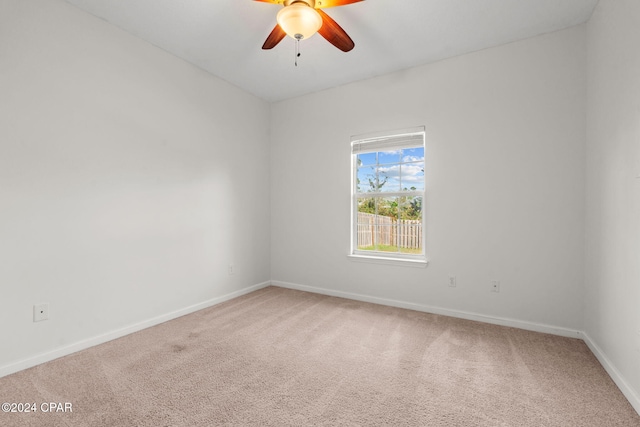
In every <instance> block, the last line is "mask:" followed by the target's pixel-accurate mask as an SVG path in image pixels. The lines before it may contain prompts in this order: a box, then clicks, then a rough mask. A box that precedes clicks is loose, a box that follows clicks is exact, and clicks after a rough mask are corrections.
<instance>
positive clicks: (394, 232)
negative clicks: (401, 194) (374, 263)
mask: <svg viewBox="0 0 640 427" xmlns="http://www.w3.org/2000/svg"><path fill="white" fill-rule="evenodd" d="M376 223H377V224H376ZM376 225H377V227H376ZM374 243H376V244H378V245H389V246H398V247H399V248H405V249H422V221H420V220H404V219H401V220H398V219H396V218H393V217H390V216H382V215H375V214H370V213H363V212H358V247H359V248H365V247H369V246H373V245H374Z"/></svg>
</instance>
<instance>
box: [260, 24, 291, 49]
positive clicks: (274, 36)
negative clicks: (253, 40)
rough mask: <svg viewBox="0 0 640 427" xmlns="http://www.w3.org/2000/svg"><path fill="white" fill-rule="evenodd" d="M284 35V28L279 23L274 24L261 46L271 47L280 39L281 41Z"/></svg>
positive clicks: (264, 47)
mask: <svg viewBox="0 0 640 427" xmlns="http://www.w3.org/2000/svg"><path fill="white" fill-rule="evenodd" d="M286 35H287V33H285V32H284V30H283V29H282V28H280V25H278V24H276V26H275V28H274V29H273V31H271V34H269V37H267V39H266V40H265V41H264V44H263V45H262V48H263V49H273V48H274V47H276V45H277V44H278V43H280V41H282V39H283V38H284V36H286Z"/></svg>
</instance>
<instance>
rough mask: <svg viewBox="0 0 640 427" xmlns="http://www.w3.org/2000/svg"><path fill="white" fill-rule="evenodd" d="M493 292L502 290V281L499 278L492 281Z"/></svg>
mask: <svg viewBox="0 0 640 427" xmlns="http://www.w3.org/2000/svg"><path fill="white" fill-rule="evenodd" d="M491 292H500V282H499V281H497V280H492V281H491Z"/></svg>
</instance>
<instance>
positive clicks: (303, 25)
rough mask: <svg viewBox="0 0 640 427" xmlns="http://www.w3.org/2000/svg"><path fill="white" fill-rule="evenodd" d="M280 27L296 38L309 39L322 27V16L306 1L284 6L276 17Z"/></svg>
mask: <svg viewBox="0 0 640 427" xmlns="http://www.w3.org/2000/svg"><path fill="white" fill-rule="evenodd" d="M276 19H277V21H278V25H280V28H282V30H283V31H284V32H285V33H287V35H288V36H289V37H292V38H294V39H300V40H301V39H308V38H309V37H311V36H312V35H314V34H315V33H317V32H318V30H319V29H320V27H322V17H321V16H320V14H319V13H318V12H317V11H316V10H315V9H314V8H312V7H309V6H308V5H307V4H305V3H294V4H292V5H290V6H286V7H284V8H283V9H282V10H280V12H278V16H277V17H276Z"/></svg>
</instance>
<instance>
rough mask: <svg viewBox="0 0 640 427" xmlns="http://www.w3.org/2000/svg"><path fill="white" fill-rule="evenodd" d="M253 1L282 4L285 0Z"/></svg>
mask: <svg viewBox="0 0 640 427" xmlns="http://www.w3.org/2000/svg"><path fill="white" fill-rule="evenodd" d="M253 1H261V2H263V3H273V4H282V3H284V0H253Z"/></svg>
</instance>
